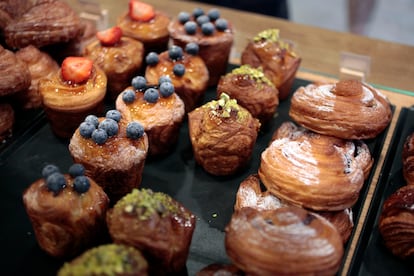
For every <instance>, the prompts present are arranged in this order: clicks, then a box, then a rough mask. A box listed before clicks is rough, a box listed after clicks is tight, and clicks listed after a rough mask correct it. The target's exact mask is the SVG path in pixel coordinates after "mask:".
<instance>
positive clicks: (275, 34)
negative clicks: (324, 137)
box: [253, 29, 280, 42]
mask: <svg viewBox="0 0 414 276" xmlns="http://www.w3.org/2000/svg"><path fill="white" fill-rule="evenodd" d="M279 33H280V31H279V29H267V30H264V31H261V32H260V33H258V34H257V35H256V36H255V37H254V38H253V40H254V42H259V41H263V40H265V41H272V42H277V41H279Z"/></svg>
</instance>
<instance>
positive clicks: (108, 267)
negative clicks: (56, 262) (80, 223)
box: [57, 244, 148, 276]
mask: <svg viewBox="0 0 414 276" xmlns="http://www.w3.org/2000/svg"><path fill="white" fill-rule="evenodd" d="M79 275H83V276H87V275H90V276H92V275H113V276H125V275H131V276H132V275H137V276H146V275H148V262H147V260H145V258H144V256H142V254H141V252H140V251H139V250H137V249H135V248H134V247H132V246H126V245H123V244H104V245H100V246H97V247H94V248H91V249H89V250H87V251H85V252H84V253H82V254H81V255H80V256H77V257H76V258H75V259H73V260H72V261H70V262H66V263H65V264H64V265H63V266H62V267H61V268H60V269H59V271H58V273H57V276H79Z"/></svg>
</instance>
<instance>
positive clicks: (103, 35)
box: [96, 26, 122, 46]
mask: <svg viewBox="0 0 414 276" xmlns="http://www.w3.org/2000/svg"><path fill="white" fill-rule="evenodd" d="M96 37H97V38H98V39H99V41H100V42H101V44H102V45H103V46H113V45H115V44H116V43H118V42H119V40H120V39H121V37H122V29H121V28H119V27H118V26H115V27H112V28H109V29H106V30H103V31H100V32H97V33H96Z"/></svg>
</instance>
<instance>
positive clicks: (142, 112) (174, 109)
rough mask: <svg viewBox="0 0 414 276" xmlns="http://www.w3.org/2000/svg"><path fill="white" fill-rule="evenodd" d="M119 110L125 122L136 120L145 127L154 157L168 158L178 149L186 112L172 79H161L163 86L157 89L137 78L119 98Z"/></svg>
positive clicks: (117, 107)
mask: <svg viewBox="0 0 414 276" xmlns="http://www.w3.org/2000/svg"><path fill="white" fill-rule="evenodd" d="M164 80H165V81H164ZM115 106H116V109H118V110H119V111H120V112H121V114H122V118H123V120H125V121H131V120H136V121H139V122H140V123H141V124H142V125H143V126H144V129H145V132H146V133H147V135H148V141H149V155H150V156H152V157H154V156H160V155H164V154H167V153H169V152H170V151H171V150H172V149H173V147H174V145H176V143H177V140H178V133H179V130H180V127H181V125H182V122H183V120H184V115H185V109H184V102H183V101H182V100H181V99H180V97H179V96H177V94H176V93H175V92H174V86H173V85H172V83H171V82H170V81H169V80H168V79H165V78H161V84H160V85H159V86H154V87H153V86H148V85H147V84H146V79H145V78H144V77H142V76H137V77H136V78H134V80H133V86H130V87H128V88H126V89H125V91H124V92H122V93H121V94H120V95H119V96H118V98H117V99H116V102H115Z"/></svg>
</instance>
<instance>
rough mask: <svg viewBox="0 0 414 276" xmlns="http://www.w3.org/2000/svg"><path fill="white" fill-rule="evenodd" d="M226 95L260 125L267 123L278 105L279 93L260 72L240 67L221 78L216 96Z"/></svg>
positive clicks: (244, 66) (248, 66) (251, 68)
mask: <svg viewBox="0 0 414 276" xmlns="http://www.w3.org/2000/svg"><path fill="white" fill-rule="evenodd" d="M223 92H224V93H226V94H228V95H229V96H230V97H231V98H233V99H236V100H237V103H238V104H240V105H241V106H243V107H244V108H246V109H247V110H249V111H250V113H251V114H252V115H253V117H255V118H257V119H259V120H260V122H261V123H266V122H268V121H269V120H270V119H271V118H272V117H273V115H274V114H275V112H276V109H277V107H278V105H279V98H278V95H279V91H278V90H277V88H276V87H275V86H274V85H273V83H272V82H271V81H270V80H269V79H268V78H267V77H266V76H265V74H264V73H263V71H262V70H260V69H256V68H253V67H251V66H250V65H242V66H240V67H238V68H236V69H233V70H232V71H231V72H230V73H228V74H226V75H225V76H223V77H221V79H220V81H219V83H218V85H217V96H219V95H220V94H221V93H223Z"/></svg>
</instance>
